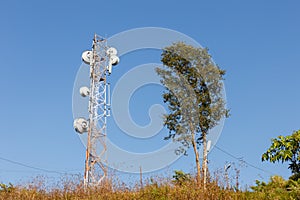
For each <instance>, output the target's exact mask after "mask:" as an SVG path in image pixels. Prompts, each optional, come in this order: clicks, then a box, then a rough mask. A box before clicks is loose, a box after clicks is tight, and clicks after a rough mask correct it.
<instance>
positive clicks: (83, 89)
mask: <svg viewBox="0 0 300 200" xmlns="http://www.w3.org/2000/svg"><path fill="white" fill-rule="evenodd" d="M79 92H80V95H81V96H82V97H87V96H89V95H90V89H89V88H88V87H85V86H84V87H81V88H80V89H79Z"/></svg>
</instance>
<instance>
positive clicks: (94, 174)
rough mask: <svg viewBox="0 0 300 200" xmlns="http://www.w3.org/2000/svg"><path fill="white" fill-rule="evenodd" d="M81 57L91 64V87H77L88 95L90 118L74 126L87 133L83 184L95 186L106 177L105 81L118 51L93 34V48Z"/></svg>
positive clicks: (106, 113) (117, 61)
mask: <svg viewBox="0 0 300 200" xmlns="http://www.w3.org/2000/svg"><path fill="white" fill-rule="evenodd" d="M82 60H83V61H84V62H85V63H86V64H88V65H89V67H90V86H89V88H88V87H81V88H80V94H81V96H83V97H89V106H88V111H89V118H88V119H85V118H82V117H80V118H77V119H75V120H74V128H75V130H76V131H77V132H78V133H80V134H82V133H85V132H87V144H86V159H85V171H84V187H85V188H87V187H88V186H98V185H99V184H100V183H101V182H103V181H104V179H105V177H106V176H107V170H108V168H107V152H106V150H107V147H106V120H107V116H109V109H110V108H109V107H110V103H109V97H108V96H109V95H108V94H109V93H110V91H109V90H110V89H109V88H110V87H109V84H108V83H107V82H106V81H107V74H110V73H111V71H112V66H113V65H116V64H118V63H119V58H118V57H117V50H116V49H115V48H113V47H110V48H108V46H107V41H106V39H104V38H102V37H100V36H98V35H96V34H95V36H94V39H93V46H92V51H85V52H84V53H83V54H82ZM107 97H108V98H107Z"/></svg>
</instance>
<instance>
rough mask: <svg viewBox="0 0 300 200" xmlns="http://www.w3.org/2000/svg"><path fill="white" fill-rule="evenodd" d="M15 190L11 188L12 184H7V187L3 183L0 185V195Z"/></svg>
mask: <svg viewBox="0 0 300 200" xmlns="http://www.w3.org/2000/svg"><path fill="white" fill-rule="evenodd" d="M14 189H15V187H14V186H13V184H11V183H9V184H8V185H6V184H4V183H0V194H1V192H8V193H10V192H13V191H14Z"/></svg>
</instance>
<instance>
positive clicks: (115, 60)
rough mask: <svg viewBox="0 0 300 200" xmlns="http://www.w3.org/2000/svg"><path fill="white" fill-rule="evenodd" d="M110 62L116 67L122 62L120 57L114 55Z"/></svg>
mask: <svg viewBox="0 0 300 200" xmlns="http://www.w3.org/2000/svg"><path fill="white" fill-rule="evenodd" d="M109 61H110V63H111V64H112V65H113V66H114V65H117V64H118V63H119V62H120V58H119V57H118V56H116V55H112V56H111V57H110V58H109Z"/></svg>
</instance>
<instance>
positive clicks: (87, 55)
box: [81, 51, 92, 65]
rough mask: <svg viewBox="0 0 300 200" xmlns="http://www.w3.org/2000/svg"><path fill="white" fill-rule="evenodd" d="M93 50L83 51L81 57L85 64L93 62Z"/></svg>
mask: <svg viewBox="0 0 300 200" xmlns="http://www.w3.org/2000/svg"><path fill="white" fill-rule="evenodd" d="M91 56H92V51H85V52H83V53H82V55H81V58H82V61H83V62H84V63H85V64H88V65H89V64H90V62H91Z"/></svg>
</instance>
